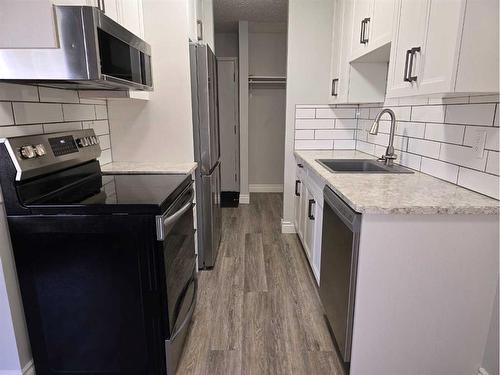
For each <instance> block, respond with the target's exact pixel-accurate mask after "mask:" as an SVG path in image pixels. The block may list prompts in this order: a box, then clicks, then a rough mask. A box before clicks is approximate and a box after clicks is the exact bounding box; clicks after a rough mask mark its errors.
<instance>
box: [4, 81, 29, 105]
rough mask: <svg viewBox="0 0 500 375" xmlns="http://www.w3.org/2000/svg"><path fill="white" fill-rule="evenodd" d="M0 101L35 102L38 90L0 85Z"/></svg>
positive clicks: (10, 84) (5, 84)
mask: <svg viewBox="0 0 500 375" xmlns="http://www.w3.org/2000/svg"><path fill="white" fill-rule="evenodd" d="M0 100H7V101H13V102H14V101H19V102H37V101H38V90H37V87H36V86H25V85H15V84H13V83H0Z"/></svg>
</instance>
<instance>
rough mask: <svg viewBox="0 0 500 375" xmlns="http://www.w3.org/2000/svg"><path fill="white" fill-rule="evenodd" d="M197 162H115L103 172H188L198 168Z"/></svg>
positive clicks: (107, 165)
mask: <svg viewBox="0 0 500 375" xmlns="http://www.w3.org/2000/svg"><path fill="white" fill-rule="evenodd" d="M196 166H197V164H196V163H195V162H192V163H170V162H152V163H141V162H126V161H125V162H123V161H121V162H113V163H109V164H106V165H103V166H102V167H101V170H102V173H103V174H188V173H192V172H193V171H194V170H195V169H196Z"/></svg>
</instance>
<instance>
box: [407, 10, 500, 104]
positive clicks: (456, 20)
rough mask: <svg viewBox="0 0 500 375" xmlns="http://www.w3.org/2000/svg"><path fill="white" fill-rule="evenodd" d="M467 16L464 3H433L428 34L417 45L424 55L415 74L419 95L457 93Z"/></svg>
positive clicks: (415, 69) (428, 15) (417, 63)
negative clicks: (460, 53) (457, 77)
mask: <svg viewBox="0 0 500 375" xmlns="http://www.w3.org/2000/svg"><path fill="white" fill-rule="evenodd" d="M464 13H465V1H463V0H447V1H437V0H430V2H429V7H428V11H427V22H426V23H427V32H426V36H425V39H424V42H423V43H422V44H421V45H418V47H421V53H420V55H417V59H416V65H415V64H414V68H413V73H412V75H416V77H417V80H416V81H415V83H414V85H415V86H416V87H417V93H418V94H419V95H427V94H434V93H446V92H453V91H454V82H455V77H456V71H457V65H458V57H459V48H460V47H459V46H460V40H461V36H462V26H463V21H464V20H463V17H464ZM497 32H498V30H497ZM478 43H482V41H481V40H479V41H478ZM497 48H498V46H497ZM444 56H446V58H444ZM418 57H420V60H419V59H418Z"/></svg>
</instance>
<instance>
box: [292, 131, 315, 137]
mask: <svg viewBox="0 0 500 375" xmlns="http://www.w3.org/2000/svg"><path fill="white" fill-rule="evenodd" d="M295 139H314V130H312V129H311V130H295Z"/></svg>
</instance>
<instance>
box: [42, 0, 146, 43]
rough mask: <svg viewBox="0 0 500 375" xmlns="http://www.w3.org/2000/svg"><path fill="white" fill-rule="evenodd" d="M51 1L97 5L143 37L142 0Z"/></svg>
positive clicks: (55, 0) (112, 17)
mask: <svg viewBox="0 0 500 375" xmlns="http://www.w3.org/2000/svg"><path fill="white" fill-rule="evenodd" d="M52 3H53V4H54V5H82V6H93V7H98V8H99V9H100V10H102V11H103V12H104V14H106V15H107V16H108V17H109V18H111V19H113V20H114V21H116V22H118V23H119V24H120V25H122V26H123V27H125V28H126V29H128V30H129V31H130V32H132V33H134V34H135V35H137V36H138V37H140V38H144V24H143V14H142V0H52Z"/></svg>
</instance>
